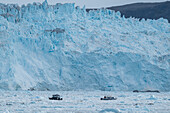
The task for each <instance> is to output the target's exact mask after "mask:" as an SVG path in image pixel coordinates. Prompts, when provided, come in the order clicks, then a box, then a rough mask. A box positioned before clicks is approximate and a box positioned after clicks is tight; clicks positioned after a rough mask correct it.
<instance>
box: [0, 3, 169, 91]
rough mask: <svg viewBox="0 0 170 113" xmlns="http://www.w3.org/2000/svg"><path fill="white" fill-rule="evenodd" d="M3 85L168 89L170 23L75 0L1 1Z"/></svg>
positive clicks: (0, 69)
mask: <svg viewBox="0 0 170 113" xmlns="http://www.w3.org/2000/svg"><path fill="white" fill-rule="evenodd" d="M0 89H1V90H28V89H30V90H119V91H130V90H134V89H139V90H140V89H159V90H161V91H170V24H169V23H168V21H167V20H165V19H162V18H161V19H159V20H149V19H148V20H144V19H143V20H141V21H139V19H135V18H124V17H121V14H120V12H115V11H112V10H107V9H100V10H96V11H93V10H92V11H90V12H86V8H85V7H83V8H80V7H76V6H75V4H56V5H48V3H47V1H45V2H43V3H42V4H41V3H33V4H28V5H27V6H24V5H23V6H21V7H20V6H18V5H16V4H10V5H5V4H0Z"/></svg>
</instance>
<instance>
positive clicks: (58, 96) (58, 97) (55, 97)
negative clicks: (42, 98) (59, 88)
mask: <svg viewBox="0 0 170 113" xmlns="http://www.w3.org/2000/svg"><path fill="white" fill-rule="evenodd" d="M49 99H50V100H63V98H61V97H60V95H58V94H55V95H53V96H52V97H49Z"/></svg>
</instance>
